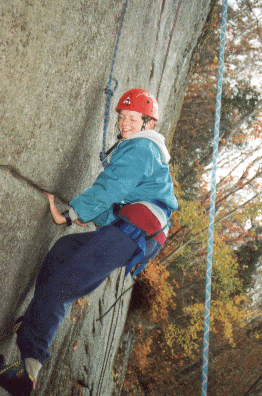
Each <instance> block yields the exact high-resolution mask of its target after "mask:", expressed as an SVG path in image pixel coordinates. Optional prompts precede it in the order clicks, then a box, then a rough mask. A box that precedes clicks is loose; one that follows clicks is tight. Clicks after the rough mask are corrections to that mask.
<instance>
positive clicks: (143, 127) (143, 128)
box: [141, 120, 147, 131]
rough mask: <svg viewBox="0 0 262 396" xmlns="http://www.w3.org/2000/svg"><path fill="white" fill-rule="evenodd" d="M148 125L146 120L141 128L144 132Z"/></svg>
mask: <svg viewBox="0 0 262 396" xmlns="http://www.w3.org/2000/svg"><path fill="white" fill-rule="evenodd" d="M146 123H147V121H146V120H144V122H143V125H142V128H141V131H144V130H145V127H146Z"/></svg>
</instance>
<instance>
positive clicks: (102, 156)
mask: <svg viewBox="0 0 262 396" xmlns="http://www.w3.org/2000/svg"><path fill="white" fill-rule="evenodd" d="M128 1H129V0H126V2H125V5H124V11H123V16H122V21H121V25H120V29H119V32H118V36H117V42H116V46H115V52H114V56H113V61H112V66H111V71H110V74H109V81H108V83H107V86H106V88H105V94H106V104H105V112H104V128H103V146H102V151H101V153H100V161H101V162H102V164H103V167H104V168H106V167H107V166H108V163H107V160H106V152H105V151H106V132H107V127H108V121H109V112H110V104H111V99H112V97H113V95H114V93H115V90H116V89H117V86H118V80H117V79H116V78H114V77H113V71H114V67H115V62H116V54H117V51H118V45H119V41H120V37H121V33H122V28H123V24H124V20H125V15H126V10H127V6H128ZM112 81H114V83H115V86H114V89H113V90H112V89H111V84H112Z"/></svg>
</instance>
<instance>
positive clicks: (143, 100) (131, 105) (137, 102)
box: [116, 88, 158, 121]
mask: <svg viewBox="0 0 262 396" xmlns="http://www.w3.org/2000/svg"><path fill="white" fill-rule="evenodd" d="M120 110H132V111H137V112H138V113H142V114H144V115H146V116H149V117H152V118H153V119H154V120H155V121H157V120H158V104H157V101H156V99H155V97H154V96H153V95H151V93H149V92H148V91H146V90H145V89H137V88H135V89H130V91H127V92H126V93H124V95H123V96H122V97H121V98H120V100H119V102H118V105H117V107H116V111H118V112H120Z"/></svg>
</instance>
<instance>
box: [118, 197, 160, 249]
mask: <svg viewBox="0 0 262 396" xmlns="http://www.w3.org/2000/svg"><path fill="white" fill-rule="evenodd" d="M119 215H120V216H125V217H127V218H128V220H129V221H131V223H133V224H134V225H136V226H137V227H139V228H142V230H145V231H146V232H147V233H148V234H149V235H151V234H154V233H155V232H157V231H159V230H161V228H162V226H161V223H160V221H159V220H158V218H157V217H156V216H155V215H154V214H153V213H152V212H151V210H150V209H148V208H147V207H146V206H145V205H143V204H140V203H135V204H132V205H131V204H127V205H125V206H123V208H122V209H121V210H120V211H119ZM154 239H155V240H156V241H158V242H159V243H160V244H161V245H162V246H163V245H164V243H165V241H166V235H165V233H164V232H161V234H159V235H157V236H156V237H155V238H154Z"/></svg>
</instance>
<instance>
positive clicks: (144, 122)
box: [141, 116, 152, 131]
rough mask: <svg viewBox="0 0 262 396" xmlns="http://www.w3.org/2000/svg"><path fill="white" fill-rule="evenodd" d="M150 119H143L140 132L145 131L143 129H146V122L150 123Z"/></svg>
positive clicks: (148, 117)
mask: <svg viewBox="0 0 262 396" xmlns="http://www.w3.org/2000/svg"><path fill="white" fill-rule="evenodd" d="M151 119H152V117H150V116H147V117H145V118H144V117H143V120H144V121H143V125H142V128H141V131H144V130H145V128H146V124H147V123H148V121H150V120H151Z"/></svg>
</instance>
